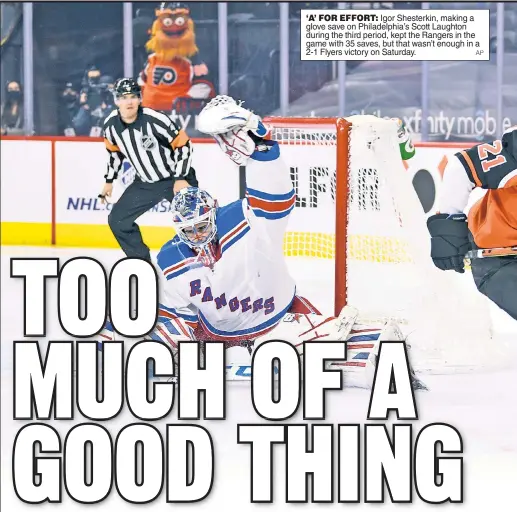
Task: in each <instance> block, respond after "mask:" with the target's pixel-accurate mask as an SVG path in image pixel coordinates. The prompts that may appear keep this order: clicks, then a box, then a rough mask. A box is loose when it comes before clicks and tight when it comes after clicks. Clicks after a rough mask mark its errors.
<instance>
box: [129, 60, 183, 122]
mask: <svg viewBox="0 0 517 512" xmlns="http://www.w3.org/2000/svg"><path fill="white" fill-rule="evenodd" d="M192 77H193V69H192V62H191V61H190V60H189V59H187V58H184V57H176V58H174V59H173V60H167V61H164V60H162V59H160V58H159V57H158V56H157V55H156V54H155V53H153V54H152V55H150V56H149V58H148V60H147V65H146V67H145V69H144V70H143V71H142V72H141V73H140V77H139V83H140V85H141V86H142V88H143V98H142V104H143V106H144V107H150V108H154V109H156V110H163V111H166V112H170V111H171V110H172V105H173V103H174V100H175V99H176V98H180V97H184V96H187V93H188V91H189V89H190V87H191V86H192Z"/></svg>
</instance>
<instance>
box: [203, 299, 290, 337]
mask: <svg viewBox="0 0 517 512" xmlns="http://www.w3.org/2000/svg"><path fill="white" fill-rule="evenodd" d="M293 299H294V295H293V298H292V299H291V300H290V302H289V304H288V305H287V307H286V308H284V309H283V310H282V311H280V313H277V314H276V315H275V316H273V317H271V318H270V319H269V320H266V321H265V322H263V323H261V324H260V325H257V326H255V327H250V328H248V329H241V330H239V331H221V330H220V329H216V328H215V327H213V326H212V325H211V324H210V323H209V322H208V320H207V319H206V318H205V316H204V315H203V314H202V313H201V311H200V312H199V317H200V318H201V320H202V321H203V323H204V324H205V325H206V327H207V328H208V329H209V330H210V332H213V333H214V334H217V335H219V336H230V337H231V336H246V335H250V334H254V333H257V332H260V331H263V330H264V329H267V328H268V327H271V326H273V325H275V324H277V323H278V322H280V320H282V318H283V317H284V316H285V314H286V313H287V312H288V311H289V309H290V308H291V304H292V302H293Z"/></svg>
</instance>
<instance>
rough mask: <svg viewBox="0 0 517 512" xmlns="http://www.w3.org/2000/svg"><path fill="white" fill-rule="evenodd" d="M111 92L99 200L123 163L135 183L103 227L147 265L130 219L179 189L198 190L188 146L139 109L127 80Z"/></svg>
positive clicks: (136, 90)
mask: <svg viewBox="0 0 517 512" xmlns="http://www.w3.org/2000/svg"><path fill="white" fill-rule="evenodd" d="M113 93H114V96H115V104H116V105H117V107H118V108H117V109H115V110H113V112H111V114H110V115H109V116H108V117H107V118H106V120H105V121H104V142H105V144H106V149H107V150H108V154H109V158H108V166H107V172H106V175H105V176H104V177H105V179H106V184H105V185H104V188H103V189H102V192H101V194H100V195H99V197H100V198H101V200H102V202H103V203H104V201H105V199H106V197H110V196H111V194H112V192H113V180H115V179H116V178H117V175H118V173H119V171H120V169H121V168H122V163H123V161H124V159H127V161H128V162H130V163H131V165H132V166H133V168H134V170H135V179H134V181H133V183H131V185H129V186H128V187H127V189H126V190H125V191H124V193H123V194H122V196H121V197H120V199H119V200H118V201H117V202H116V203H115V204H114V205H113V208H112V210H111V212H110V214H109V216H108V223H109V226H110V228H111V231H112V232H113V235H115V238H116V239H117V241H118V243H119V244H120V247H121V248H122V250H123V251H124V252H125V253H126V256H128V257H132V258H143V259H146V260H148V261H151V255H150V253H149V247H147V246H146V245H145V244H144V242H143V240H142V234H141V232H140V228H139V227H138V224H136V222H135V220H136V219H137V218H138V217H140V216H141V215H142V214H143V213H145V212H146V211H147V210H149V209H150V208H152V207H153V206H155V205H156V204H158V203H159V202H160V201H162V200H163V199H166V200H168V201H171V200H172V198H173V196H174V194H175V193H176V192H178V190H180V189H182V188H185V187H188V186H194V187H197V186H198V182H197V179H196V172H195V170H194V169H193V168H192V167H191V161H192V143H191V141H190V139H189V138H188V136H187V134H186V133H185V132H184V131H183V130H181V129H179V127H178V126H177V125H176V124H175V123H174V122H173V121H172V119H170V118H169V117H168V116H167V115H165V114H163V113H161V112H159V111H157V110H153V109H152V108H146V107H142V106H141V89H140V86H139V85H138V84H137V82H136V81H135V80H133V79H132V78H121V79H120V80H118V81H117V82H116V84H115V86H114V90H113Z"/></svg>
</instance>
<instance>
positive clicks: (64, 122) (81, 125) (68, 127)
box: [60, 82, 92, 137]
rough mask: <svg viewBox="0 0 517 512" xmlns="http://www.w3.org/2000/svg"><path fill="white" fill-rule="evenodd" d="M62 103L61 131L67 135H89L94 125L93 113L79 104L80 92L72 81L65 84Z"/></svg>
mask: <svg viewBox="0 0 517 512" xmlns="http://www.w3.org/2000/svg"><path fill="white" fill-rule="evenodd" d="M62 99H63V101H62V104H61V116H60V117H61V121H60V124H61V131H62V132H63V133H64V134H65V135H66V136H67V137H76V136H88V135H90V130H91V127H92V121H91V114H90V111H89V110H88V109H85V108H84V106H82V105H80V104H79V93H78V92H77V90H76V89H75V87H74V86H73V84H72V82H68V83H67V84H66V85H65V89H64V91H63V94H62Z"/></svg>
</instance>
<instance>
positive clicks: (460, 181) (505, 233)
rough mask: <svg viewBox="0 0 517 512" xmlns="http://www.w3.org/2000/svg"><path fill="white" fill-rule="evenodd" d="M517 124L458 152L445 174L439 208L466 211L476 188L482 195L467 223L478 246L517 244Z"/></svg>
mask: <svg viewBox="0 0 517 512" xmlns="http://www.w3.org/2000/svg"><path fill="white" fill-rule="evenodd" d="M516 139H517V127H513V128H510V129H509V130H507V131H506V132H505V133H504V135H503V137H502V139H501V140H494V141H493V142H488V143H482V144H477V145H476V146H473V147H472V148H470V149H467V150H465V151H460V152H459V153H456V154H455V155H454V157H453V158H452V159H451V160H450V161H449V162H448V164H447V167H446V168H445V172H444V176H443V188H442V194H441V202H440V211H441V212H443V213H459V212H462V211H464V209H465V207H466V206H467V204H468V202H469V198H470V195H471V192H472V191H473V190H474V189H476V188H477V189H480V190H482V191H483V192H482V196H481V198H480V199H478V200H477V201H476V202H475V203H474V204H473V205H472V207H471V208H470V210H469V212H468V225H469V229H470V231H471V233H472V236H473V238H474V241H475V243H476V245H477V246H478V247H481V248H484V249H490V248H494V247H510V246H513V245H516V244H517V157H516V155H517V144H515V140H516Z"/></svg>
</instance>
